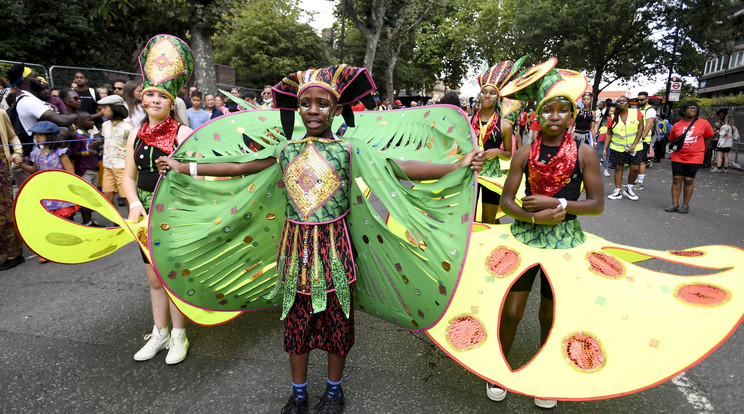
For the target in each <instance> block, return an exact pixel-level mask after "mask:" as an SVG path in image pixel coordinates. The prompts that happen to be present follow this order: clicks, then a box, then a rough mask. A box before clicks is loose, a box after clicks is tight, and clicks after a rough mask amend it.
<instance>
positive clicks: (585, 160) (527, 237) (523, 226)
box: [487, 80, 604, 408]
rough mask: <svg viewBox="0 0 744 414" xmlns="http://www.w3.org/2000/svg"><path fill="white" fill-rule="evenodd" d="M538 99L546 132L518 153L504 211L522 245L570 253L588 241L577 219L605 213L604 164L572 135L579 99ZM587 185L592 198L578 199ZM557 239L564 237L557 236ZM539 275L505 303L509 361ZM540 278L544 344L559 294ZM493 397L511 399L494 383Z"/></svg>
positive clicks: (545, 404)
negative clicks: (521, 190)
mask: <svg viewBox="0 0 744 414" xmlns="http://www.w3.org/2000/svg"><path fill="white" fill-rule="evenodd" d="M558 82H562V81H561V80H559V81H558ZM556 83H557V82H556ZM546 89H547V88H546ZM579 93H581V91H579ZM536 100H537V101H538V106H537V111H536V113H537V119H538V120H539V122H540V126H541V131H540V133H538V135H537V137H536V139H535V141H534V142H532V143H531V144H529V145H526V146H524V147H522V148H521V149H519V150H518V151H517V152H516V153H515V154H514V157H513V158H512V162H511V169H510V171H509V175H508V176H507V178H506V182H505V184H504V192H503V194H502V197H501V208H502V209H503V210H504V212H505V213H506V214H507V215H509V216H511V217H514V219H515V220H516V221H515V223H514V224H512V226H511V231H512V234H513V235H514V236H515V238H516V239H517V240H519V241H521V242H523V243H525V244H528V245H530V246H533V247H540V248H546V249H561V248H564V249H565V248H570V247H574V246H577V245H579V244H581V243H583V242H584V240H585V236H584V234H583V232H582V231H581V227H580V226H579V224H578V221H577V220H576V215H598V214H601V213H602V210H603V208H604V197H603V188H602V179H601V176H600V172H599V166H598V165H599V164H598V162H599V160H598V158H597V154H596V152H595V151H594V150H593V149H592V148H591V147H590V146H589V145H587V144H585V143H581V142H578V141H577V140H574V139H573V138H572V137H571V135H570V134H569V133H568V131H567V128H568V127H569V121H570V120H571V119H572V118H573V116H574V114H575V113H576V104H575V97H572V96H570V94H568V93H564V94H563V95H559V94H552V96H548V97H537V99H536ZM523 178H524V179H526V181H527V183H526V187H527V188H526V191H525V193H526V194H527V196H526V197H525V198H523V199H522V206H521V207H520V206H519V204H517V203H516V202H515V196H516V193H517V189H518V188H519V185H520V184H521V182H522V179H523ZM582 183H583V185H584V189H585V190H586V199H585V200H578V198H579V195H580V193H581V185H582ZM557 234H561V235H563V236H562V237H557V236H556V235H557ZM539 270H540V269H539V268H538V267H533V268H530V269H528V270H527V271H526V272H525V273H524V274H523V275H522V276H520V277H519V279H518V280H517V281H516V282H514V285H513V286H512V287H511V289H510V290H509V293H508V294H507V296H506V299H505V301H504V304H503V308H502V312H501V325H500V328H499V340H500V342H501V349H502V351H503V353H504V357H505V358H507V357H508V356H509V351H510V349H511V346H512V342H513V341H514V337H515V335H516V332H517V326H518V325H519V322H520V320H521V319H522V315H523V314H524V310H525V307H526V305H527V297H528V296H529V293H530V290H531V289H532V284H533V282H534V279H535V277H536V275H537V273H538V271H539ZM540 273H541V277H540V283H541V286H540V294H541V296H542V297H541V302H540V310H539V319H540V344H541V345H542V344H544V343H545V340H546V339H547V337H548V334H549V333H550V329H551V327H552V324H553V294H552V289H551V287H550V284H549V282H548V280H547V278H545V277H544V275H542V272H540ZM487 394H488V396H489V398H491V399H492V400H496V401H500V400H502V399H503V398H504V397H505V396H506V390H503V389H501V388H499V387H498V386H496V385H494V384H488V389H487ZM535 404H536V405H538V406H539V407H541V408H552V407H555V405H556V402H555V401H550V400H538V399H535Z"/></svg>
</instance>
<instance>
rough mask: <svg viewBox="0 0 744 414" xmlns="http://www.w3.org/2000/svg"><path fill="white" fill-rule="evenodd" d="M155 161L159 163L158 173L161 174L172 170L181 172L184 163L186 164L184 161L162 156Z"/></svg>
mask: <svg viewBox="0 0 744 414" xmlns="http://www.w3.org/2000/svg"><path fill="white" fill-rule="evenodd" d="M155 162H156V163H157V164H158V173H160V174H161V175H165V173H167V172H168V171H170V170H173V171H175V172H177V173H181V169H180V168H181V166H182V165H184V164H183V163H180V162H178V161H176V160H174V159H173V158H169V157H160V158H158V159H157V160H156V161H155ZM182 174H183V173H182Z"/></svg>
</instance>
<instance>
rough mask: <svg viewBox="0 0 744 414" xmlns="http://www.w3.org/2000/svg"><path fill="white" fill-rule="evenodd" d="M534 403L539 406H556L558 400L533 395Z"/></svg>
mask: <svg viewBox="0 0 744 414" xmlns="http://www.w3.org/2000/svg"><path fill="white" fill-rule="evenodd" d="M535 405H536V406H538V407H540V408H555V407H557V406H558V401H556V400H541V399H539V398H537V397H535Z"/></svg>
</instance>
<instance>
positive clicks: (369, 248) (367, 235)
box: [344, 106, 476, 330]
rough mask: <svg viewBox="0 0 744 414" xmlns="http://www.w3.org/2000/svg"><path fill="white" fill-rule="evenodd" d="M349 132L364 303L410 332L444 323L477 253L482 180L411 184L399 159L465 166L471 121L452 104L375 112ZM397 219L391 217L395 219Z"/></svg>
mask: <svg viewBox="0 0 744 414" xmlns="http://www.w3.org/2000/svg"><path fill="white" fill-rule="evenodd" d="M355 122H356V127H355V128H349V129H348V130H347V131H346V134H345V135H344V137H345V138H347V139H349V141H350V142H351V144H352V156H353V159H352V177H353V180H354V182H353V185H352V193H351V197H352V199H351V202H352V205H351V212H350V214H349V231H350V234H351V237H352V240H353V242H354V246H355V250H356V253H357V257H356V263H357V269H358V273H357V276H358V279H357V282H356V287H355V291H354V295H355V298H354V300H355V304H356V306H357V307H358V308H359V309H361V310H363V311H365V312H367V313H370V314H372V315H376V316H379V317H380V318H383V319H385V320H388V321H390V322H392V323H394V324H396V325H399V326H401V327H404V328H407V329H413V330H423V329H427V328H428V327H430V326H432V325H433V324H434V323H436V322H437V321H438V320H439V319H440V317H441V316H442V315H443V313H444V311H445V310H446V309H447V306H448V304H449V302H450V300H451V298H452V295H453V294H454V291H455V288H456V286H457V282H458V280H459V277H460V276H461V272H462V264H463V263H464V259H465V256H466V253H467V246H468V240H469V237H470V230H471V225H472V218H473V210H474V204H475V188H476V187H475V174H474V173H473V171H472V170H470V169H469V168H460V169H457V170H456V171H453V172H452V173H450V174H447V175H446V176H445V177H443V178H441V179H439V180H436V181H434V182H417V183H416V184H415V187H414V188H410V186H406V185H403V184H401V182H400V181H399V180H398V179H397V178H395V177H396V175H398V176H404V175H403V173H402V171H400V169H399V168H398V166H397V164H395V163H393V162H391V161H390V159H405V160H419V161H425V162H433V163H456V162H458V161H459V159H460V157H461V156H462V155H463V154H464V153H467V152H468V151H470V150H472V149H473V136H472V132H471V128H470V125H469V122H468V119H467V118H466V116H465V115H464V113H462V112H461V111H458V110H457V109H455V108H453V107H449V106H426V107H422V108H416V109H407V110H400V111H385V112H365V113H358V114H357V116H356V120H355ZM388 213H389V216H388Z"/></svg>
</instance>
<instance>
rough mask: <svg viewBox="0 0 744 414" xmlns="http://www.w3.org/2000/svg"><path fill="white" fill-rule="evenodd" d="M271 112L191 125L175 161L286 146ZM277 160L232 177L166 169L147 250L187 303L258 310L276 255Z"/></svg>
mask: <svg viewBox="0 0 744 414" xmlns="http://www.w3.org/2000/svg"><path fill="white" fill-rule="evenodd" d="M280 125H281V123H280V121H279V111H277V110H265V111H245V112H239V113H236V114H232V115H228V116H225V117H221V118H218V119H216V120H215V121H213V122H210V123H207V124H205V125H204V126H202V127H201V128H199V129H197V130H196V131H195V132H194V133H193V134H192V135H191V136H190V137H189V138H188V139H187V140H186V141H184V143H183V144H182V145H181V146H180V147H179V148H178V149H177V150H176V152H175V153H174V155H173V157H174V158H176V159H178V160H180V161H182V162H194V161H198V162H200V163H214V162H247V161H250V160H254V159H262V158H266V157H271V156H276V155H277V154H278V151H279V150H280V149H281V148H282V147H283V146H284V144H285V143H286V139H284V137H283V136H282V135H281V133H280V132H279V131H280V129H279V127H280ZM281 178H282V177H281V171H280V169H279V166H278V165H274V166H271V167H269V168H267V169H265V170H263V171H261V172H259V173H257V174H252V175H249V176H245V177H238V178H230V179H226V178H214V177H208V178H207V179H204V178H203V177H198V178H194V177H191V176H190V175H186V174H178V173H176V172H174V171H170V172H169V173H168V174H167V175H166V176H164V177H163V178H162V179H161V180H160V182H159V184H158V187H157V189H156V191H155V194H154V196H153V202H152V208H151V211H150V228H149V231H150V243H151V244H150V249H151V252H152V257H153V265H154V266H155V268H156V271H157V272H158V274H159V276H160V278H161V280H162V282H163V284H164V285H165V286H166V287H167V288H168V289H169V290H170V291H171V292H172V293H173V294H174V295H176V296H177V297H179V298H181V299H182V300H184V301H185V302H187V303H190V304H192V305H194V306H197V307H200V308H205V309H213V310H219V311H243V310H253V309H261V308H267V307H273V306H279V305H280V304H281V302H280V300H281V298H277V299H278V300H276V299H275V300H272V301H270V300H267V299H265V298H262V296H263V295H265V294H266V293H268V292H270V291H271V290H272V289H273V287H274V284H275V283H276V280H277V277H276V276H277V273H276V254H277V248H278V245H279V242H280V235H281V230H282V226H283V224H284V221H285V220H284V208H285V205H286V202H287V196H286V191H285V189H284V185H283V182H282V180H281Z"/></svg>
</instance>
